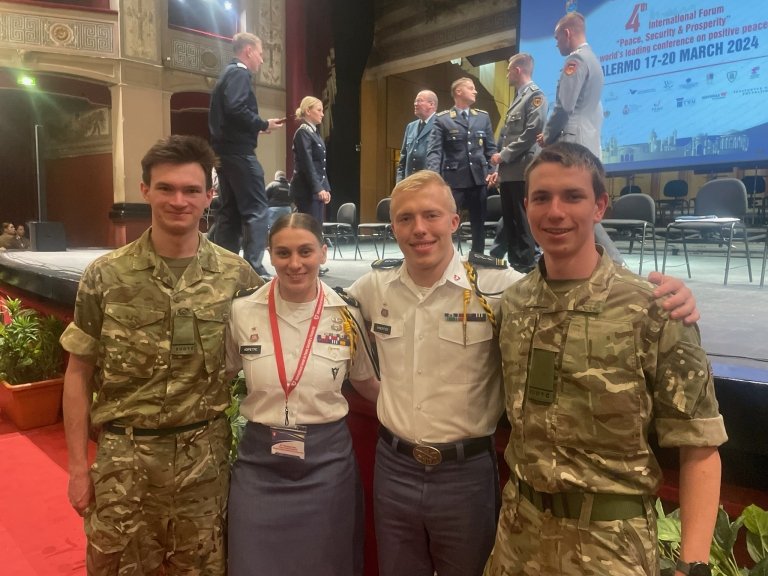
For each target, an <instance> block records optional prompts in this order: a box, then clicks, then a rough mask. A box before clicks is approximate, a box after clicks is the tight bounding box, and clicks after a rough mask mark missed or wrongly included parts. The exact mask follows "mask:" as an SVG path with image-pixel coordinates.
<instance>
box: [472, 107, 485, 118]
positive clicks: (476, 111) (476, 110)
mask: <svg viewBox="0 0 768 576" xmlns="http://www.w3.org/2000/svg"><path fill="white" fill-rule="evenodd" d="M472 114H473V115H474V116H477V115H478V114H485V115H486V116H487V115H488V112H486V111H485V110H480V108H472Z"/></svg>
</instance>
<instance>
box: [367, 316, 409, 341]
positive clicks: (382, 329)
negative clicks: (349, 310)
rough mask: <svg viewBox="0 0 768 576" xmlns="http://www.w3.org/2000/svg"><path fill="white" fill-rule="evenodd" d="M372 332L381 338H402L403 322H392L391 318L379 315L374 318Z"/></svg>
mask: <svg viewBox="0 0 768 576" xmlns="http://www.w3.org/2000/svg"><path fill="white" fill-rule="evenodd" d="M371 332H373V334H374V336H376V338H377V339H381V340H388V339H390V338H400V337H401V336H402V335H403V323H402V322H392V320H390V319H389V318H386V317H384V316H378V317H375V318H373V319H372V322H371Z"/></svg>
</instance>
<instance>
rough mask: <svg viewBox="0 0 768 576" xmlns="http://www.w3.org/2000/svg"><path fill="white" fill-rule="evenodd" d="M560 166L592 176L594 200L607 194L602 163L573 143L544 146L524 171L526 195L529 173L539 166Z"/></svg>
mask: <svg viewBox="0 0 768 576" xmlns="http://www.w3.org/2000/svg"><path fill="white" fill-rule="evenodd" d="M546 163H551V164H560V165H561V166H564V167H566V168H581V169H583V170H586V171H587V172H589V173H590V174H591V176H592V189H593V190H594V191H595V199H597V198H600V197H601V196H603V195H604V194H607V193H608V190H607V188H606V186H605V169H604V168H603V164H602V162H600V160H599V159H598V158H597V156H595V155H594V154H592V152H590V151H589V149H587V148H586V147H585V146H582V145H581V144H576V143H575V142H556V143H554V144H552V145H551V146H546V147H544V148H543V149H542V150H541V153H540V154H539V155H538V156H536V158H534V160H533V161H532V162H531V163H530V164H529V165H528V168H526V169H525V182H526V193H527V187H528V180H529V176H530V174H531V172H533V171H534V170H535V169H536V167H537V166H540V165H541V164H546Z"/></svg>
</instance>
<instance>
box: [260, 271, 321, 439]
mask: <svg viewBox="0 0 768 576" xmlns="http://www.w3.org/2000/svg"><path fill="white" fill-rule="evenodd" d="M277 282H278V280H277V278H275V279H274V280H273V281H272V284H271V286H270V287H269V299H268V303H269V326H270V328H271V329H272V341H273V342H274V345H275V363H276V364H277V376H278V378H280V385H281V386H282V387H283V391H284V392H285V425H286V426H288V396H289V395H290V394H291V392H293V389H294V388H296V386H298V384H299V380H301V375H302V374H304V368H305V367H306V365H307V361H308V360H309V353H310V352H311V351H312V341H313V340H314V339H315V333H316V332H317V326H318V325H319V324H320V315H321V314H322V313H323V305H324V300H325V298H324V293H323V285H322V284H321V283H318V288H317V292H318V294H317V304H315V311H314V312H313V313H312V320H311V322H310V323H309V330H308V331H307V338H306V340H304V346H303V347H302V349H301V356H299V363H298V364H297V365H296V371H295V372H294V373H293V377H292V378H291V381H290V382H288V378H287V377H286V374H285V359H284V358H283V344H282V342H281V340H280V328H279V327H278V325H277V310H276V308H275V285H276V284H277Z"/></svg>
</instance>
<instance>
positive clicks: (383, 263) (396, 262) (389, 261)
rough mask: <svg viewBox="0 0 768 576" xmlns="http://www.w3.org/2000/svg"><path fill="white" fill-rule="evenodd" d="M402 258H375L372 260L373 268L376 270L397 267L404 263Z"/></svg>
mask: <svg viewBox="0 0 768 576" xmlns="http://www.w3.org/2000/svg"><path fill="white" fill-rule="evenodd" d="M402 263H403V259H402V258H384V259H383V260H374V261H373V262H371V268H373V269H375V270H387V269H388V268H397V267H398V266H400V265H402Z"/></svg>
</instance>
